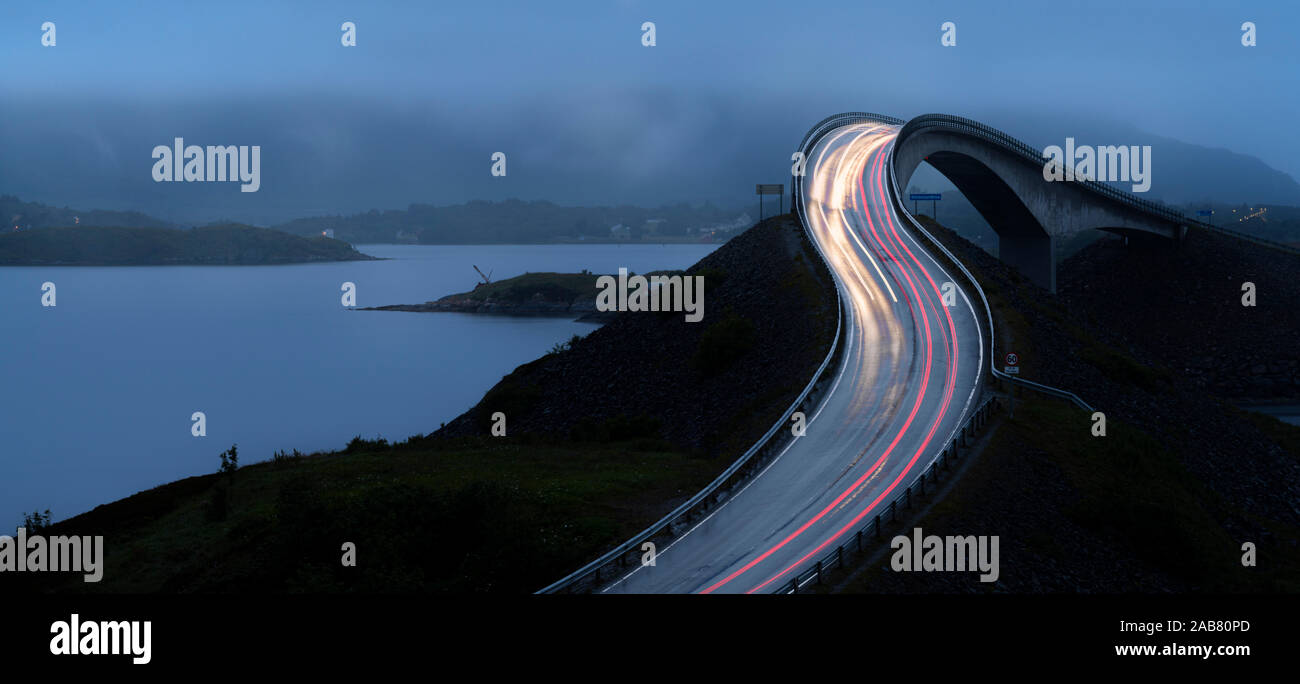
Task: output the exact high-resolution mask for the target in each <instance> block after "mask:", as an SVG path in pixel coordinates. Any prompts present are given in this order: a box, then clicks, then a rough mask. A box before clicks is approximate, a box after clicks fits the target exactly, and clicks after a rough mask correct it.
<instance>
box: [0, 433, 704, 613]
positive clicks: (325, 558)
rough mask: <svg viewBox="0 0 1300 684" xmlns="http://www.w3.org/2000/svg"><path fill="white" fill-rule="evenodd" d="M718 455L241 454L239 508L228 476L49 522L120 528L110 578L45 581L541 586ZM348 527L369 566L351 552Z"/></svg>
mask: <svg viewBox="0 0 1300 684" xmlns="http://www.w3.org/2000/svg"><path fill="white" fill-rule="evenodd" d="M214 461H215V459H214ZM714 469H715V468H714V464H712V463H710V462H708V461H702V460H698V459H691V458H688V457H686V456H683V455H681V454H676V453H672V452H666V451H661V450H659V449H658V448H657V447H656V445H654V444H636V443H609V444H588V445H565V446H544V445H527V444H522V443H519V442H511V441H507V440H500V441H494V440H490V439H486V438H483V439H477V440H460V441H458V442H457V443H455V444H448V443H443V442H441V441H439V442H437V443H435V442H434V441H432V440H424V439H421V438H415V439H414V440H412V441H411V442H409V443H403V444H400V445H396V446H390V445H387V444H381V443H375V442H354V443H353V444H352V445H351V446H350V447H349V450H348V451H343V452H337V453H332V454H315V455H311V456H303V457H299V458H290V459H288V460H285V461H280V462H274V461H272V462H264V463H258V464H254V465H251V466H246V467H244V468H241V469H240V470H238V471H237V472H236V473H235V474H234V476H233V478H231V479H229V480H228V485H227V486H228V491H229V495H228V497H229V498H228V501H229V504H228V505H229V514H228V516H227V517H226V518H225V519H224V520H215V519H213V515H212V509H213V500H214V495H216V491H217V489H218V488H219V487H220V486H222V485H221V483H222V482H223V481H227V480H226V477H225V476H224V475H217V474H214V475H206V476H201V477H194V478H188V479H185V480H180V481H178V482H173V483H170V484H167V485H163V486H161V487H157V488H155V489H152V490H149V491H146V492H141V493H139V494H136V495H134V496H132V497H128V498H127V499H123V500H121V501H118V502H114V503H112V504H108V505H106V506H100V507H98V508H96V509H95V510H93V511H90V512H88V513H86V514H83V515H80V516H77V517H76V518H73V519H71V520H68V521H64V522H62V523H59V524H56V525H54V526H53V527H52V529H51V531H50V532H49V533H50V534H104V535H106V542H105V546H106V555H107V557H108V558H107V567H106V570H105V574H104V581H103V582H102V583H100V584H99V585H94V584H85V583H82V582H81V581H80V580H79V579H73V580H68V579H67V578H63V581H61V582H59V583H58V584H41V585H38V586H37V587H36V588H40V589H54V590H57V591H69V592H80V591H92V592H101V591H106V592H154V591H166V592H191V591H199V592H212V591H216V592H220V591H254V592H281V591H289V592H294V591H302V592H313V591H362V592H380V593H383V592H417V591H418V592H473V591H504V592H530V591H535V590H537V589H539V588H541V586H542V585H543V584H545V583H547V582H549V581H551V580H552V579H556V578H558V577H560V576H562V575H563V574H564V573H566V572H567V571H569V570H571V569H572V568H574V567H577V566H578V565H580V564H581V562H582V561H584V560H585V559H586V558H588V557H590V556H592V555H595V554H597V553H598V552H600V551H602V550H603V549H604V548H606V547H607V546H609V545H611V544H612V543H614V542H616V541H621V540H622V539H624V538H626V537H627V536H630V535H631V534H633V533H635V532H636V531H637V529H639V528H638V525H642V524H643V523H648V521H649V519H652V516H653V514H654V511H655V509H657V507H658V506H659V505H660V504H661V503H662V502H665V501H674V500H679V499H681V498H682V497H684V496H687V495H689V494H690V493H693V491H694V490H695V489H697V488H698V487H699V486H701V485H702V484H703V483H705V482H707V481H708V480H709V479H711V478H712V477H713V475H714V472H713V471H714ZM346 541H351V542H353V543H355V544H356V546H357V557H358V563H357V567H356V568H343V567H342V565H341V562H340V558H341V557H342V553H341V550H340V549H341V545H342V544H343V542H346ZM2 579H4V580H12V579H13V578H2ZM18 579H19V580H21V581H31V582H48V581H50V579H51V578H50V577H48V576H46V577H41V576H35V577H34V576H30V575H29V576H25V577H21V578H18ZM55 579H57V578H55Z"/></svg>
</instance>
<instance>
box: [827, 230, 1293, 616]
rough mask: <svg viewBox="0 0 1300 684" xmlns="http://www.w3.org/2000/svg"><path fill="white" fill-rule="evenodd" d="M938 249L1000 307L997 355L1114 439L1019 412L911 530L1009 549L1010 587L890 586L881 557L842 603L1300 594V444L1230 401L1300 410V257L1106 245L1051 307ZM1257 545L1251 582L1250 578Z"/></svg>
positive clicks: (1064, 409)
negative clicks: (1058, 595) (1254, 291)
mask: <svg viewBox="0 0 1300 684" xmlns="http://www.w3.org/2000/svg"><path fill="white" fill-rule="evenodd" d="M935 231H936V235H937V236H938V237H940V239H941V240H943V241H944V243H945V244H946V245H948V246H949V248H950V249H952V250H953V251H954V253H955V254H957V255H958V257H959V258H960V259H962V261H963V262H964V263H965V264H966V265H967V266H968V267H969V268H970V270H971V271H972V272H973V273H974V274H975V276H976V277H977V278H978V279H979V280H980V282H981V284H982V285H983V287H984V289H985V291H986V293H987V294H988V296H989V299H990V302H991V304H992V306H993V308H994V316H995V322H996V327H997V333H998V339H997V345H998V353H999V354H1003V353H1005V352H1007V351H1012V350H1014V351H1015V352H1016V353H1017V354H1018V355H1019V356H1020V359H1021V361H1020V366H1021V369H1022V377H1024V378H1026V379H1029V380H1035V381H1038V382H1042V383H1046V384H1049V385H1054V386H1058V387H1063V388H1066V389H1069V390H1071V391H1073V392H1075V393H1077V394H1078V395H1080V396H1081V397H1083V398H1084V399H1085V400H1086V401H1087V402H1089V403H1090V404H1092V406H1093V407H1094V408H1095V409H1096V410H1097V411H1101V412H1103V413H1104V414H1105V416H1106V420H1107V425H1108V433H1107V436H1105V437H1095V436H1093V435H1092V434H1091V430H1090V429H1091V427H1092V421H1091V419H1090V416H1088V415H1087V414H1086V413H1085V412H1083V411H1080V410H1078V409H1074V408H1071V407H1069V406H1068V405H1066V404H1064V403H1062V402H1056V401H1047V402H1043V401H1039V400H1037V399H1036V398H1035V395H1033V394H1031V393H1030V394H1022V397H1021V399H1020V400H1019V403H1020V405H1019V406H1018V407H1017V408H1016V410H1015V414H1014V417H1012V416H1008V415H1007V414H1006V413H1005V412H1004V413H1003V414H1002V416H1001V418H1000V421H1001V424H1000V425H999V427H997V431H996V432H995V433H994V434H993V435H992V437H991V438H990V442H989V444H988V446H987V447H986V448H985V450H984V452H983V453H982V454H981V455H980V457H979V459H978V460H977V461H975V462H974V463H973V465H972V466H971V467H970V470H969V471H968V472H967V473H966V474H964V475H963V476H962V479H961V480H959V481H958V482H957V483H956V485H955V488H954V489H953V490H952V492H950V493H949V494H948V495H947V496H946V497H945V498H944V499H943V500H941V501H940V502H939V503H938V504H937V505H936V506H935V508H934V509H933V510H932V511H931V512H930V513H927V514H926V515H925V516H924V518H923V519H922V520H920V521H919V523H918V524H919V526H921V527H922V528H923V529H924V530H925V532H926V534H938V535H946V534H959V535H966V534H976V535H998V536H999V537H1000V539H1001V564H1002V572H1001V577H1000V578H999V579H998V581H997V582H996V583H993V584H984V583H981V582H979V580H978V578H977V577H976V576H975V575H974V574H970V573H942V572H937V573H924V572H922V573H899V572H893V571H891V570H889V567H888V557H887V556H886V558H885V562H884V563H883V564H881V565H878V566H873V567H871V568H869V569H866V570H864V572H863V574H862V575H861V576H859V577H858V578H856V579H854V580H853V581H851V582H850V583H848V584H847V585H845V586H843V587H841V589H842V590H846V591H866V592H890V593H895V592H899V593H910V592H923V593H930V592H985V591H996V592H1011V593H1036V592H1132V591H1140V592H1154V593H1160V592H1197V591H1201V592H1213V591H1226V592H1257V591H1300V582H1297V579H1296V575H1295V572H1294V568H1295V567H1297V565H1298V564H1300V549H1298V548H1297V543H1298V542H1297V540H1298V539H1300V449H1297V445H1298V444H1300V431H1296V430H1295V429H1294V428H1293V427H1290V426H1285V425H1282V424H1281V423H1280V422H1277V421H1275V420H1274V419H1272V418H1268V417H1261V416H1255V415H1251V414H1248V413H1245V412H1242V411H1240V410H1238V409H1236V408H1234V407H1233V405H1232V402H1231V401H1228V400H1227V399H1228V398H1230V397H1232V398H1235V397H1239V396H1261V395H1267V396H1279V397H1280V396H1288V395H1287V394H1286V393H1287V392H1288V391H1289V392H1291V394H1290V395H1289V396H1292V397H1294V396H1295V394H1294V392H1295V385H1294V384H1290V385H1289V389H1288V388H1287V387H1288V386H1287V383H1293V380H1289V379H1288V378H1292V377H1294V376H1291V375H1288V373H1289V372H1291V371H1290V370H1289V369H1290V368H1292V366H1291V365H1290V364H1289V361H1291V360H1293V359H1294V358H1295V350H1294V349H1287V348H1286V347H1287V345H1288V344H1294V342H1293V341H1294V340H1295V339H1296V338H1297V335H1300V326H1298V325H1297V323H1296V321H1297V319H1296V312H1295V311H1294V309H1290V310H1288V307H1293V306H1294V303H1295V302H1297V301H1300V295H1298V294H1297V285H1296V283H1295V275H1296V273H1297V268H1300V257H1295V256H1293V255H1289V254H1286V253H1283V252H1276V251H1272V250H1269V249H1268V248H1266V247H1262V246H1258V245H1254V244H1250V243H1244V242H1237V241H1235V240H1232V239H1231V238H1226V237H1221V236H1218V235H1210V234H1199V233H1195V232H1194V233H1193V234H1192V235H1191V236H1190V237H1189V239H1188V240H1187V242H1186V243H1185V244H1184V245H1183V246H1182V247H1181V248H1180V249H1179V250H1177V251H1173V249H1172V248H1171V246H1170V245H1168V244H1164V245H1140V244H1130V245H1127V246H1125V245H1123V244H1122V243H1121V242H1119V241H1117V240H1107V241H1103V242H1100V243H1098V244H1096V245H1093V246H1091V247H1088V248H1087V249H1085V250H1083V251H1082V252H1081V253H1080V254H1078V255H1076V256H1075V257H1073V258H1071V259H1069V260H1067V261H1066V262H1064V263H1063V264H1061V265H1060V267H1059V272H1058V283H1059V284H1060V294H1059V295H1057V296H1053V295H1051V294H1049V293H1047V292H1045V291H1044V290H1042V289H1041V288H1038V287H1037V286H1035V285H1033V284H1032V283H1030V282H1028V281H1027V280H1025V279H1024V278H1023V277H1022V276H1020V275H1019V274H1018V273H1017V272H1015V271H1014V270H1012V269H1011V268H1010V267H1008V266H1006V265H1005V264H1003V263H1001V262H999V261H998V260H997V259H995V258H994V257H992V256H990V255H989V254H988V253H986V252H984V251H983V250H981V249H979V248H978V247H976V246H974V245H973V244H971V243H969V242H967V241H965V240H963V239H961V238H960V237H958V236H957V235H956V234H954V233H952V232H950V231H947V230H946V229H943V228H941V227H936V228H935ZM1247 280H1249V281H1253V282H1255V284H1256V286H1257V288H1258V291H1259V294H1260V304H1259V307H1256V308H1253V309H1251V308H1243V307H1242V304H1241V283H1242V281H1247ZM1265 298H1268V299H1271V300H1272V301H1270V302H1268V303H1267V308H1265V303H1264V300H1265ZM1259 366H1263V367H1264V368H1263V369H1262V370H1260V369H1259ZM1252 369H1253V370H1252ZM1004 389H1005V388H1004ZM1245 542H1250V543H1253V544H1255V545H1256V548H1257V553H1258V558H1259V559H1260V560H1259V564H1258V566H1257V567H1244V566H1243V565H1242V563H1241V556H1242V549H1241V546H1242V544H1243V543H1245ZM1264 558H1268V559H1269V560H1268V561H1264V560H1262V559H1264Z"/></svg>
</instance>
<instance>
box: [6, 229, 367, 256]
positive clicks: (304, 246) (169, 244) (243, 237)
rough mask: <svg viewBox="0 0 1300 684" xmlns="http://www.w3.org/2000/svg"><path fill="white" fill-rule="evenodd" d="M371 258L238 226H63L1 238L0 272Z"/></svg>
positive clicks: (323, 242)
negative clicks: (21, 268) (2, 269)
mask: <svg viewBox="0 0 1300 684" xmlns="http://www.w3.org/2000/svg"><path fill="white" fill-rule="evenodd" d="M373 258H374V257H371V256H368V255H365V254H362V253H361V252H358V251H357V250H355V249H353V248H352V246H351V245H349V244H347V243H346V242H342V241H339V240H332V239H330V238H325V237H315V238H304V237H299V236H297V235H289V234H287V233H283V232H280V231H276V230H269V229H266V228H254V227H252V226H244V225H238V224H231V225H224V226H206V227H203V228H194V229H192V230H174V229H170V228H123V227H93V226H73V227H67V226H63V227H56V228H45V229H42V230H25V231H20V232H10V233H5V234H0V266H162V265H179V264H188V265H254V264H290V263H303V262H313V261H361V260H367V259H373Z"/></svg>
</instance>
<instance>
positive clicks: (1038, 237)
mask: <svg viewBox="0 0 1300 684" xmlns="http://www.w3.org/2000/svg"><path fill="white" fill-rule="evenodd" d="M863 121H878V122H880V123H885V124H890V125H893V126H901V128H900V129H899V131H898V134H897V136H896V137H895V139H894V143H893V153H892V155H891V157H890V173H892V174H893V175H894V177H895V179H896V182H897V184H898V187H900V188H905V187H907V182H908V180H909V179H911V177H912V174H913V172H915V171H916V168H917V166H919V165H920V164H921V162H922V161H924V162H926V163H928V164H930V165H931V166H933V167H934V168H935V169H937V170H938V171H939V172H940V173H942V174H943V175H944V176H946V177H947V178H948V180H950V181H951V182H952V184H953V185H955V186H956V187H957V189H958V190H960V191H961V193H962V194H963V195H965V196H966V198H967V199H968V200H969V201H970V202H971V204H972V205H974V207H975V208H976V210H978V211H979V212H980V214H981V215H982V216H983V217H984V219H985V220H986V221H988V223H989V225H990V226H992V227H993V230H994V231H996V232H997V234H998V245H999V248H998V252H999V258H1001V259H1002V260H1003V261H1004V262H1006V263H1008V264H1010V265H1012V266H1014V267H1015V268H1016V269H1017V270H1019V271H1020V272H1021V273H1023V274H1024V275H1025V276H1026V277H1028V278H1029V279H1030V280H1032V281H1033V282H1035V283H1037V284H1039V285H1041V286H1042V287H1044V288H1046V289H1048V290H1049V291H1051V292H1055V291H1056V259H1055V256H1054V249H1053V247H1054V245H1055V243H1056V241H1057V240H1058V239H1063V238H1066V237H1069V236H1071V235H1074V234H1077V233H1080V232H1082V231H1085V230H1104V231H1108V232H1112V233H1117V234H1120V235H1124V236H1126V237H1130V238H1136V237H1150V238H1155V239H1163V240H1168V241H1169V242H1170V243H1171V244H1175V243H1177V242H1178V241H1180V240H1182V238H1183V237H1184V236H1185V235H1186V233H1187V229H1188V226H1189V225H1191V224H1195V223H1198V222H1197V221H1194V220H1192V219H1190V218H1187V217H1185V216H1183V215H1182V214H1181V213H1179V212H1177V211H1175V210H1173V209H1171V208H1169V207H1166V206H1164V205H1161V204H1156V203H1155V202H1151V201H1148V200H1144V199H1141V198H1139V197H1137V196H1134V195H1131V194H1129V193H1126V192H1123V191H1121V190H1117V189H1115V188H1114V187H1112V186H1109V185H1106V184H1104V183H1099V182H1096V181H1091V180H1072V181H1060V182H1051V181H1047V180H1045V179H1044V178H1043V168H1044V165H1045V164H1047V162H1048V159H1047V157H1045V156H1043V154H1042V152H1041V151H1039V150H1036V149H1034V148H1032V147H1030V146H1029V145H1026V144H1025V143H1023V142H1021V141H1019V140H1016V139H1015V138H1012V137H1011V136H1009V135H1007V134H1005V133H1003V132H1001V131H998V130H996V129H994V128H991V127H989V126H986V125H984V124H981V123H979V122H977V121H972V120H970V119H964V118H961V117H957V116H949V115H946V114H926V115H923V116H919V117H916V118H914V119H911V120H910V121H906V122H904V121H903V120H901V119H897V118H894V117H889V116H884V115H880V114H871V113H868V112H847V113H844V114H836V115H834V116H831V117H827V119H825V120H823V121H822V122H821V123H819V124H818V125H817V126H814V127H813V129H812V130H810V131H809V133H808V135H807V136H805V138H804V141H803V143H802V144H801V146H800V148H799V149H801V150H806V149H811V148H812V146H813V145H815V144H816V142H817V139H819V138H820V137H822V136H824V135H826V134H827V133H829V132H830V131H832V130H834V129H835V128H838V127H840V126H843V125H846V124H849V123H860V122H863ZM798 182H799V181H798V179H796V184H797V183H798Z"/></svg>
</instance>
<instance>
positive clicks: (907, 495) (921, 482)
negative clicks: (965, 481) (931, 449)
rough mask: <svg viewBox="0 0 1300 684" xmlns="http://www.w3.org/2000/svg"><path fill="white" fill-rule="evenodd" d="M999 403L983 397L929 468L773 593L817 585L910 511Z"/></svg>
mask: <svg viewBox="0 0 1300 684" xmlns="http://www.w3.org/2000/svg"><path fill="white" fill-rule="evenodd" d="M1000 404H1001V400H1000V399H999V398H998V397H997V396H996V395H995V396H989V397H987V398H985V399H984V401H983V403H981V404H980V405H979V408H977V409H975V410H974V411H972V412H971V413H970V415H969V417H968V418H967V420H966V423H965V424H964V425H962V427H961V432H960V433H959V436H957V437H954V438H953V440H952V444H946V445H944V448H943V449H942V450H940V451H939V453H938V455H936V456H935V458H934V459H933V460H932V461H930V465H929V467H927V468H926V469H925V470H923V471H922V472H921V475H920V476H919V477H917V478H916V479H915V480H913V481H912V483H911V484H909V485H908V486H907V488H906V489H904V490H902V491H900V492H899V493H898V494H895V495H894V498H892V499H890V501H889V503H888V504H887V505H885V506H883V507H881V509H880V512H879V513H877V514H876V515H875V516H874V517H872V518H871V519H870V520H868V521H867V524H865V525H863V526H862V527H861V528H859V529H858V530H857V531H856V532H854V533H853V535H852V536H851V537H847V538H846V539H845V540H844V542H843V543H841V544H840V545H839V546H836V547H835V548H834V549H832V550H831V551H830V552H829V553H827V554H826V555H824V556H822V557H821V558H819V559H817V560H816V561H814V562H812V563H811V564H810V565H809V566H808V568H807V569H805V570H803V571H801V572H799V573H797V574H795V576H794V577H791V578H790V580H789V581H788V582H786V583H784V584H782V585H781V586H780V587H779V588H778V589H777V590H776V591H775V592H773V593H776V594H797V593H799V592H800V591H802V590H803V588H804V587H806V586H808V584H809V583H811V582H817V583H818V584H820V583H821V581H822V578H823V577H824V576H825V574H826V573H827V572H829V571H831V570H833V569H835V568H838V567H842V566H844V565H845V563H847V562H848V560H850V559H851V558H852V557H853V556H855V555H857V554H860V553H862V552H863V551H864V550H866V548H867V544H868V543H869V540H870V539H872V538H879V537H880V533H881V526H882V525H883V524H884V523H885V522H892V521H895V520H897V519H898V509H899V508H900V506H901V507H902V508H910V507H911V505H912V501H913V499H915V498H916V497H917V495H918V494H925V491H926V490H925V488H926V486H927V484H928V485H929V486H931V487H934V486H936V484H937V483H938V481H939V472H940V471H941V470H948V469H949V467H950V466H951V465H952V463H953V462H954V461H955V460H956V459H957V458H958V456H960V453H961V451H960V450H961V449H963V448H966V447H969V446H971V440H972V439H973V438H974V436H975V435H976V434H977V433H978V431H979V430H981V429H982V428H983V427H984V426H985V425H987V424H988V421H989V418H990V417H991V416H992V414H993V411H995V410H997V409H998V407H999V406H1000Z"/></svg>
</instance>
